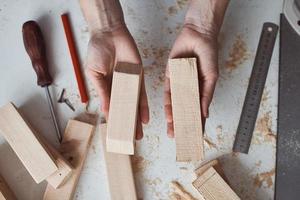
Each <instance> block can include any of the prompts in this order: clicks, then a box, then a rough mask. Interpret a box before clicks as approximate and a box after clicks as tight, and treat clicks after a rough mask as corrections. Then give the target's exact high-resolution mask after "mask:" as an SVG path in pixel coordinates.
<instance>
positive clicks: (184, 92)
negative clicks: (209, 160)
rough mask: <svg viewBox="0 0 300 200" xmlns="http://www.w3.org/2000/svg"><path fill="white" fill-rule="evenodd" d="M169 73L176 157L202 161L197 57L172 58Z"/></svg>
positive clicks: (180, 159) (177, 158)
mask: <svg viewBox="0 0 300 200" xmlns="http://www.w3.org/2000/svg"><path fill="white" fill-rule="evenodd" d="M169 72H170V86H171V99H172V112H173V122H174V132H175V141H176V160H177V161H182V162H185V161H198V160H202V159H203V157H204V153H203V133H202V123H201V110H200V96H199V83H198V70H197V62H196V59H195V58H179V59H170V60H169Z"/></svg>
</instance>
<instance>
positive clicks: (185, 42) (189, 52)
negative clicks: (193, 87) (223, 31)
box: [164, 24, 219, 138]
mask: <svg viewBox="0 0 300 200" xmlns="http://www.w3.org/2000/svg"><path fill="white" fill-rule="evenodd" d="M217 46H218V45H217V35H216V34H212V33H210V32H206V31H201V29H199V28H197V27H195V26H194V25H192V24H186V25H184V27H183V29H182V31H181V33H180V34H179V36H178V37H177V39H176V41H175V43H174V45H173V48H172V50H171V52H170V56H169V57H170V58H187V57H196V58H197V62H198V74H199V87H200V103H201V113H202V118H203V121H204V120H205V118H207V117H208V115H209V111H208V108H209V105H210V103H211V101H212V98H213V93H214V90H215V86H216V82H217V79H218V75H219V72H218V48H217ZM164 93H165V97H164V101H165V114H166V119H167V133H168V136H169V137H171V138H173V137H174V127H173V114H172V104H171V89H170V78H169V70H168V66H167V68H166V80H165V92H164ZM203 124H204V123H203ZM203 126H204V125H203Z"/></svg>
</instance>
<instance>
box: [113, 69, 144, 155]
mask: <svg viewBox="0 0 300 200" xmlns="http://www.w3.org/2000/svg"><path fill="white" fill-rule="evenodd" d="M141 77H142V67H141V66H140V65H135V64H129V63H118V64H117V66H116V68H115V71H114V74H113V81H112V90H111V100H110V107H109V116H108V124H107V133H108V134H107V151H108V152H114V153H121V154H129V155H132V154H134V146H135V142H134V141H135V131H136V121H137V109H138V102H139V94H140V83H141Z"/></svg>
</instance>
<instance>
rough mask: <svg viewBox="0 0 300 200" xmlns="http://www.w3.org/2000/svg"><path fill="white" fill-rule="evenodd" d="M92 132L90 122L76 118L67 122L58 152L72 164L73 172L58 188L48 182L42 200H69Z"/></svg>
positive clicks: (92, 127) (72, 194) (92, 128)
mask: <svg viewBox="0 0 300 200" xmlns="http://www.w3.org/2000/svg"><path fill="white" fill-rule="evenodd" d="M93 133H94V126H92V125H90V124H87V123H83V122H79V121H76V120H70V121H69V122H68V125H67V128H66V130H65V134H64V137H63V141H62V143H61V146H60V152H61V153H62V155H63V156H64V157H65V158H66V159H67V160H68V161H69V162H70V163H71V165H72V166H73V173H72V174H71V176H70V178H69V179H68V180H67V182H66V183H65V184H63V185H62V186H60V187H59V188H58V189H54V188H53V187H52V186H51V185H49V184H48V185H47V188H46V191H45V193H44V198H43V199H44V200H58V199H59V200H71V199H72V198H73V196H74V192H75V189H76V185H77V183H78V180H79V177H80V173H81V170H82V167H83V164H84V161H85V158H86V155H87V152H88V148H89V146H90V143H91V139H92V136H93Z"/></svg>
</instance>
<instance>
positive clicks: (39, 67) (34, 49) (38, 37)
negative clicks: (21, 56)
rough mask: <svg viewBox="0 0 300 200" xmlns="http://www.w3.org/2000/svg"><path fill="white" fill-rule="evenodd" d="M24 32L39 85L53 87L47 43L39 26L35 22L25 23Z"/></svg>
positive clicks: (26, 47)
mask: <svg viewBox="0 0 300 200" xmlns="http://www.w3.org/2000/svg"><path fill="white" fill-rule="evenodd" d="M22 32H23V42H24V46H25V49H26V51H27V53H28V55H29V57H30V59H31V63H32V66H33V69H34V70H35V72H36V74H37V84H38V85H39V86H41V87H45V86H48V85H51V83H52V78H51V76H50V74H49V70H48V62H47V57H46V46H45V41H44V38H43V35H42V31H41V29H40V27H39V25H38V24H37V23H36V22H35V21H28V22H25V23H24V24H23V27H22Z"/></svg>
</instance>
